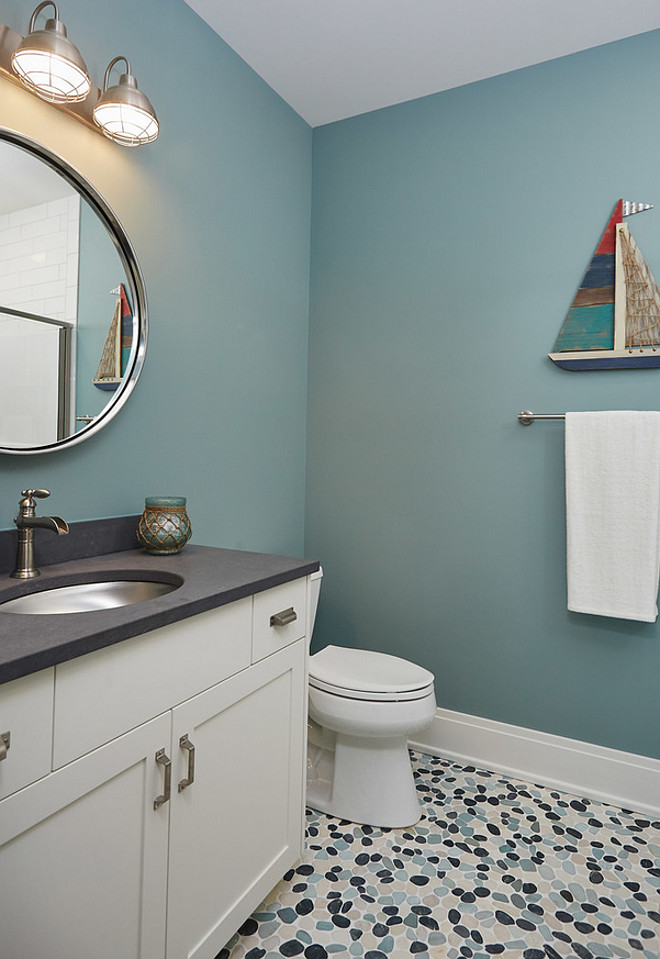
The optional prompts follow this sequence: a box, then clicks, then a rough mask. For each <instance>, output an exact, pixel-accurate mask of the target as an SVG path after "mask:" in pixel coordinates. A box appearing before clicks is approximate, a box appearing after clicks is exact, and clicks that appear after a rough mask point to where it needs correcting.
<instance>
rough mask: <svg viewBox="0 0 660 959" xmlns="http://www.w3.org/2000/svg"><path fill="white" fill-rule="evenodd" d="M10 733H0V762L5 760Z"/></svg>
mask: <svg viewBox="0 0 660 959" xmlns="http://www.w3.org/2000/svg"><path fill="white" fill-rule="evenodd" d="M10 739H11V733H8V732H7V733H0V760H2V759H6V758H7V751H8V749H9V741H10Z"/></svg>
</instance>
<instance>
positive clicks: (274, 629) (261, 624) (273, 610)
mask: <svg viewBox="0 0 660 959" xmlns="http://www.w3.org/2000/svg"><path fill="white" fill-rule="evenodd" d="M306 595H307V579H296V580H294V581H293V582H292V583H283V584H282V586H275V587H273V589H268V590H266V592H265V593H257V595H256V596H255V597H254V621H253V625H252V662H253V663H255V662H257V660H259V659H263V658H264V656H269V655H270V653H274V652H276V650H278V649H282V647H283V646H288V645H289V643H294V642H295V641H296V640H297V639H302V637H303V636H304V635H305V621H306V618H305V598H306ZM291 610H292V611H293V612H290V611H291ZM278 615H281V619H282V621H283V623H284V625H277V619H273V617H278ZM294 616H295V618H294ZM289 619H290V620H291V622H287V620H289Z"/></svg>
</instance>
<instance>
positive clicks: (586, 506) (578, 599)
mask: <svg viewBox="0 0 660 959" xmlns="http://www.w3.org/2000/svg"><path fill="white" fill-rule="evenodd" d="M566 533H567V579H568V608H569V609H571V610H573V611H574V612H576V613H591V614H592V615H595V616H615V617H617V618H619V619H634V620H641V621H642V622H644V623H653V622H655V620H656V618H657V615H658V607H657V596H658V577H659V574H660V413H656V412H632V411H623V410H617V411H613V412H597V413H567V414H566Z"/></svg>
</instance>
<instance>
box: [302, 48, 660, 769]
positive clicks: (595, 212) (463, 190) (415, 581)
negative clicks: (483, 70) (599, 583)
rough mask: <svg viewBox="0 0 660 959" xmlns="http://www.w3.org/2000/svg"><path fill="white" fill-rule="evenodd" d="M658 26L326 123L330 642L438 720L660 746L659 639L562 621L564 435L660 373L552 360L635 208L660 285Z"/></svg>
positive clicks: (322, 351) (322, 492)
mask: <svg viewBox="0 0 660 959" xmlns="http://www.w3.org/2000/svg"><path fill="white" fill-rule="evenodd" d="M659 102H660V33H652V34H647V35H644V36H641V37H637V38H634V39H631V40H627V41H624V42H621V43H617V44H614V45H611V46H605V47H601V48H599V49H596V50H592V51H589V52H586V53H583V54H580V55H576V56H572V57H569V58H565V59H561V60H556V61H553V62H550V63H546V64H543V65H541V66H537V67H533V68H530V69H525V70H522V71H518V72H515V73H511V74H508V75H505V76H501V77H498V78H495V79H492V80H488V81H484V82H481V83H477V84H474V85H470V86H466V87H463V88H460V89H456V90H452V91H449V92H446V93H442V94H438V95H436V96H432V97H428V98H424V99H421V100H417V101H414V102H411V103H406V104H403V105H400V106H397V107H393V108H390V109H387V110H382V111H378V112H374V113H371V114H367V115H364V116H361V117H358V118H354V119H351V120H348V121H344V122H341V123H337V124H333V125H328V126H326V127H323V128H320V129H317V130H315V132H314V168H313V169H314V172H313V182H314V193H313V205H312V208H313V226H312V300H311V302H312V307H311V322H310V359H309V403H308V414H309V434H308V436H309V440H308V487H307V489H308V493H307V528H306V529H307V543H306V551H307V553H308V554H310V555H317V556H319V557H320V558H321V560H322V562H323V566H324V569H325V579H324V585H323V594H322V600H321V607H320V613H319V618H318V624H317V631H316V644H317V645H324V644H325V643H327V642H337V643H338V644H340V645H341V644H344V645H356V646H362V647H367V648H373V649H381V650H384V651H386V652H391V653H395V654H399V655H402V656H406V657H409V658H411V659H413V660H416V661H418V662H420V663H422V664H423V665H424V666H426V667H428V668H430V669H432V670H433V671H434V673H435V675H436V689H437V695H438V702H439V705H441V706H443V707H447V708H449V709H456V710H459V711H462V712H465V713H470V714H476V715H478V716H483V717H489V718H491V719H495V720H500V721H503V722H507V723H515V724H520V725H522V726H527V727H531V728H535V729H540V730H544V731H547V732H551V733H555V734H560V735H564V736H569V737H575V738H577V739H580V740H585V741H588V742H592V743H599V744H603V745H607V746H612V747H617V748H620V749H624V750H630V751H632V752H636V753H642V754H646V755H649V756H654V757H660V735H659V733H658V680H659V678H660V627H659V626H658V625H645V624H641V623H639V624H635V623H631V622H623V621H617V620H613V619H604V618H598V617H591V616H584V615H579V614H570V613H568V612H567V610H566V588H565V533H564V523H565V513H564V478H563V426H562V424H561V423H547V424H545V423H537V424H535V425H533V426H531V427H529V428H523V427H521V426H519V425H518V422H517V414H518V412H519V411H520V410H522V409H532V410H536V411H537V412H553V411H560V412H561V411H564V410H580V409H612V408H614V409H626V408H631V409H658V408H659V404H660V371H638V372H637V371H636V372H612V373H609V372H602V373H569V372H565V371H562V370H559V369H558V368H556V367H554V366H553V364H552V363H551V362H550V361H549V360H548V359H547V358H546V353H547V352H548V351H549V350H551V349H552V347H553V344H554V341H555V338H556V336H557V333H558V331H559V328H560V326H561V323H562V321H563V318H564V316H565V314H566V311H567V309H568V307H569V306H570V303H571V300H572V298H573V295H574V293H575V290H576V287H577V286H578V284H579V281H580V278H581V277H582V274H583V271H584V269H585V266H586V264H587V261H588V259H589V257H590V256H591V254H592V253H593V250H594V248H595V246H596V243H597V241H598V239H599V237H600V234H601V232H602V230H603V228H604V226H605V225H606V223H607V220H608V217H609V215H610V213H611V210H612V207H613V206H614V203H615V201H616V200H617V199H618V198H619V197H624V198H626V199H631V200H644V201H649V202H655V203H656V204H657V205H658V209H657V210H656V211H655V212H653V213H647V214H644V215H640V216H638V217H635V218H634V220H632V221H631V228H632V230H633V232H634V233H635V235H636V238H637V240H638V243H639V244H640V246H641V247H642V249H643V250H644V252H645V253H646V254H647V259H648V260H649V262H650V263H651V264H652V265H655V269H656V275H659V274H660V124H659V123H658V122H657V116H658V103H659Z"/></svg>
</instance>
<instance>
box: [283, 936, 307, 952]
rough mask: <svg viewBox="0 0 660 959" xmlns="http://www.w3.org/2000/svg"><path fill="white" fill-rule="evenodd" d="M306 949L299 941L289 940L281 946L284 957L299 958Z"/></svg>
mask: <svg viewBox="0 0 660 959" xmlns="http://www.w3.org/2000/svg"><path fill="white" fill-rule="evenodd" d="M304 948H305V947H304V946H303V944H302V942H300V941H299V940H298V939H289V941H288V942H283V943H282V945H281V946H280V952H281V953H282V955H283V956H299V955H300V953H301V952H302V951H303V949H304Z"/></svg>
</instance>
